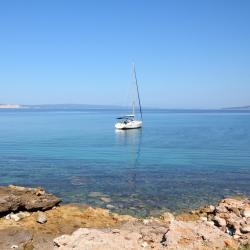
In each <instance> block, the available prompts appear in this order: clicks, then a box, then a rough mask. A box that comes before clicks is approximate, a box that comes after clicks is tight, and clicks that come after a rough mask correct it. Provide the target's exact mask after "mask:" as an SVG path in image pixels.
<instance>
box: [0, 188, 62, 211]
mask: <svg viewBox="0 0 250 250" xmlns="http://www.w3.org/2000/svg"><path fill="white" fill-rule="evenodd" d="M60 202H61V199H59V198H57V197H56V196H54V195H52V194H48V193H46V192H45V191H44V190H43V189H42V188H25V187H19V186H13V185H10V186H8V187H0V215H1V214H2V215H4V214H8V213H11V212H16V211H19V210H22V211H25V210H26V211H37V210H47V209H50V208H52V207H53V206H55V205H57V204H59V203H60Z"/></svg>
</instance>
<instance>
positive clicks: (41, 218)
mask: <svg viewBox="0 0 250 250" xmlns="http://www.w3.org/2000/svg"><path fill="white" fill-rule="evenodd" d="M36 221H37V222H38V223H40V224H44V223H46V222H47V215H46V214H45V213H44V212H38V215H37V219H36Z"/></svg>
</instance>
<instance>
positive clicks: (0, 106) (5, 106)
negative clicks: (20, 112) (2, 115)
mask: <svg viewBox="0 0 250 250" xmlns="http://www.w3.org/2000/svg"><path fill="white" fill-rule="evenodd" d="M20 108H24V106H22V105H19V104H0V109H20Z"/></svg>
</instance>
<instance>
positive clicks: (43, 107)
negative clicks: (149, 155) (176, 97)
mask: <svg viewBox="0 0 250 250" xmlns="http://www.w3.org/2000/svg"><path fill="white" fill-rule="evenodd" d="M0 109H32V110H81V109H92V110H95V109H96V110H101V109H103V110H105V109H108V110H124V111H127V110H130V107H128V106H119V105H97V104H34V105H24V104H0ZM150 110H151V111H152V110H154V111H157V110H160V111H168V112H183V111H184V112H198V113H199V112H214V111H216V112H220V111H221V112H223V111H247V112H248V111H250V106H241V107H225V108H212V109H206V108H205V109H196V108H159V107H149V106H147V107H144V111H150Z"/></svg>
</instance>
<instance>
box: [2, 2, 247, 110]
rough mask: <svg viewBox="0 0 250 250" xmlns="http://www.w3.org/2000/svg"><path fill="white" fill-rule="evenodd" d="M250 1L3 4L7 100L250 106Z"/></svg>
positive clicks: (4, 86)
mask: <svg viewBox="0 0 250 250" xmlns="http://www.w3.org/2000/svg"><path fill="white" fill-rule="evenodd" d="M249 11H250V1H248V0H241V1H236V0H234V1H233V0H207V1H205V0H204V1H200V0H197V1H195V0H190V1H187V0H183V1H181V0H175V1H174V0H172V1H167V0H164V1H157V0H156V1H149V0H144V1H143V0H125V1H117V0H116V1H109V0H106V1H101V0H99V1H95V0H94V1H76V0H73V1H64V0H53V1H51V0H43V1H33V0H32V1H28V0H26V1H25V0H24V1H19V0H14V1H1V2H0V87H1V88H0V89H1V91H0V103H23V104H42V103H52V104H53V103H86V104H114V105H126V104H128V103H126V102H127V96H128V93H129V91H128V90H129V86H130V84H131V64H132V62H135V63H136V66H137V74H138V78H139V83H140V89H141V96H142V103H143V104H144V105H146V106H154V107H167V108H216V107H227V106H241V105H249V104H250V28H249V27H250V15H249Z"/></svg>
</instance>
